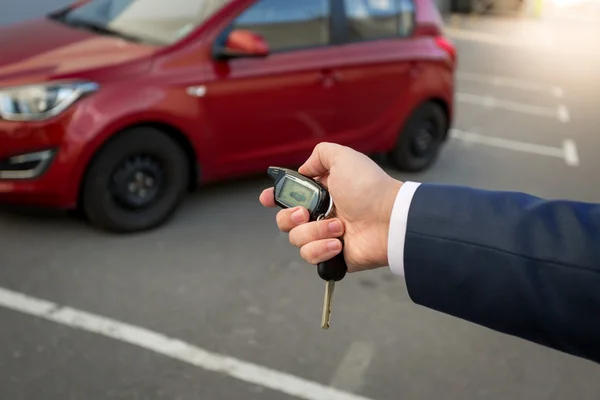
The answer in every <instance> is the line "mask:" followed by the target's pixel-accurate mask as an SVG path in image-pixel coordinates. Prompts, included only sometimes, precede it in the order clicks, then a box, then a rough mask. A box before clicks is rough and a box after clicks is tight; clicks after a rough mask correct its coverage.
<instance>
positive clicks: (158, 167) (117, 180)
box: [109, 155, 165, 210]
mask: <svg viewBox="0 0 600 400" xmlns="http://www.w3.org/2000/svg"><path fill="white" fill-rule="evenodd" d="M164 189H165V170H164V167H163V166H162V164H161V163H160V162H159V160H158V159H157V158H155V157H152V156H141V155H138V156H133V157H130V158H129V159H127V160H126V161H125V162H123V163H122V164H121V165H120V166H119V167H117V169H116V170H115V172H114V173H113V174H112V179H111V185H110V187H109V192H110V194H111V196H112V197H113V198H114V199H115V200H116V202H117V203H118V204H120V205H121V206H122V207H123V208H126V209H129V210H139V209H144V208H148V207H151V206H152V205H153V204H155V203H156V202H158V201H159V199H160V198H161V196H162V194H163V193H164Z"/></svg>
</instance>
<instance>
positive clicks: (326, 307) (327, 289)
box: [321, 280, 335, 329]
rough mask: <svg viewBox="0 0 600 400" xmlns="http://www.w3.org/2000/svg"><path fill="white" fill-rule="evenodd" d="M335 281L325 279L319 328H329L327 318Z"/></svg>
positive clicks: (329, 312)
mask: <svg viewBox="0 0 600 400" xmlns="http://www.w3.org/2000/svg"><path fill="white" fill-rule="evenodd" d="M334 288H335V281H333V280H332V281H327V283H326V284H325V298H324V299H323V317H322V319H321V328H323V329H329V320H330V317H331V300H332V297H333V289H334Z"/></svg>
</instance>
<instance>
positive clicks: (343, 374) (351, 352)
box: [330, 342, 375, 392]
mask: <svg viewBox="0 0 600 400" xmlns="http://www.w3.org/2000/svg"><path fill="white" fill-rule="evenodd" d="M374 355H375V346H374V345H373V343H367V342H354V343H352V345H351V346H350V348H349V349H348V351H347V352H346V355H345V357H344V359H343V360H342V361H341V362H340V364H339V365H338V367H337V368H336V370H335V372H334V374H333V378H332V379H331V383H330V384H331V386H333V387H336V388H338V389H341V390H345V391H348V392H355V391H356V390H358V389H359V388H360V387H361V386H362V384H363V380H364V374H365V372H366V370H367V368H369V365H370V364H371V361H372V360H373V357H374Z"/></svg>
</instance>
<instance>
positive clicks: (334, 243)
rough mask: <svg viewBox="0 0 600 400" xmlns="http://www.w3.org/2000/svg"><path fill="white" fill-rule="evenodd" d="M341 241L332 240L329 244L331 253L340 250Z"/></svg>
mask: <svg viewBox="0 0 600 400" xmlns="http://www.w3.org/2000/svg"><path fill="white" fill-rule="evenodd" d="M340 245H341V243H340V241H339V240H331V241H330V242H328V243H327V249H328V250H329V251H338V250H339V249H340Z"/></svg>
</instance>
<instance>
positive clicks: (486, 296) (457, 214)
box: [404, 184, 600, 362]
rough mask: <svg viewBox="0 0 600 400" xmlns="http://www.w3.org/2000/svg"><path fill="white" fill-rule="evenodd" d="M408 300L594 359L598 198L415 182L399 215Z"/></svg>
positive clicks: (597, 355)
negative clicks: (589, 200)
mask: <svg viewBox="0 0 600 400" xmlns="http://www.w3.org/2000/svg"><path fill="white" fill-rule="evenodd" d="M404 273H405V278H406V285H407V289H408V293H409V295H410V297H411V299H412V300H413V301H414V302H415V303H417V304H420V305H422V306H425V307H428V308H431V309H434V310H437V311H440V312H443V313H446V314H449V315H452V316H455V317H459V318H462V319H464V320H467V321H471V322H473V323H477V324H479V325H482V326H485V327H488V328H490V329H494V330H496V331H499V332H502V333H506V334H509V335H513V336H517V337H520V338H523V339H526V340H529V341H532V342H535V343H538V344H541V345H544V346H548V347H551V348H554V349H556V350H559V351H563V352H566V353H569V354H572V355H575V356H579V357H583V358H587V359H589V360H593V361H595V362H600V205H598V204H587V203H580V202H574V201H563V200H552V201H551V200H544V199H540V198H537V197H533V196H529V195H526V194H522V193H512V192H495V191H485V190H478V189H471V188H463V187H455V186H444V185H431V184H422V185H421V186H419V188H418V189H417V190H416V192H415V193H414V197H413V199H412V202H411V205H410V210H409V213H408V219H407V230H406V238H405V247H404Z"/></svg>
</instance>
